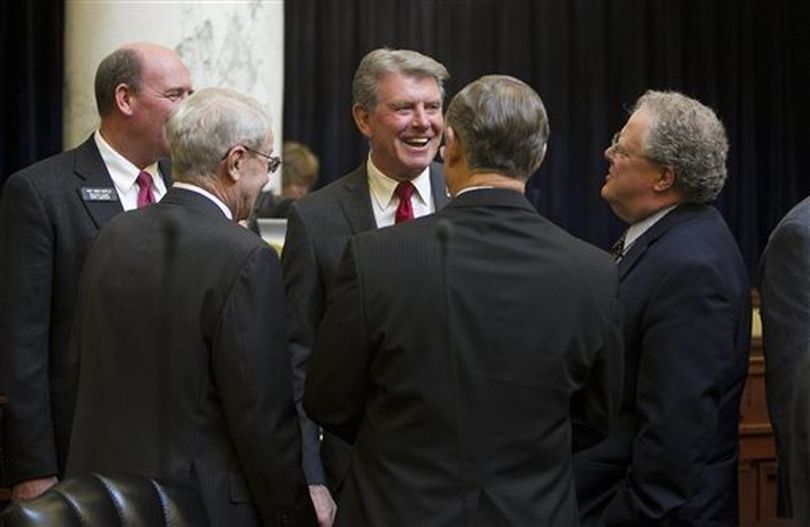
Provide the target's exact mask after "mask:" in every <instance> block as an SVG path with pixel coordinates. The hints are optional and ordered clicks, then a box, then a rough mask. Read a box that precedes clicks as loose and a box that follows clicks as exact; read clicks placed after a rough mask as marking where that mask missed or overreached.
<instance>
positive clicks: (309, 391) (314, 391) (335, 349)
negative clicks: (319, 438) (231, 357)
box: [304, 240, 371, 443]
mask: <svg viewBox="0 0 810 527" xmlns="http://www.w3.org/2000/svg"><path fill="white" fill-rule="evenodd" d="M355 250H356V241H354V240H352V241H351V242H350V243H349V246H348V247H347V248H346V251H345V253H344V255H343V259H342V260H341V263H340V268H339V270H338V277H337V281H336V285H335V288H334V289H333V292H332V294H331V295H330V296H329V300H328V305H327V307H326V314H325V315H324V319H323V322H322V323H321V325H320V327H319V328H318V333H317V336H316V338H315V349H314V351H313V353H312V357H311V358H310V364H309V369H308V372H307V380H306V390H305V391H304V408H305V409H306V411H307V413H308V414H309V415H310V416H311V417H312V419H314V420H315V421H316V422H317V423H319V424H320V425H321V426H322V427H323V428H324V429H325V430H328V431H329V432H331V433H333V434H335V435H336V436H338V437H340V438H341V439H343V440H345V441H347V442H348V443H354V438H355V436H356V435H357V431H358V429H359V427H360V422H361V421H362V417H363V411H364V409H365V401H366V391H367V382H368V367H369V366H368V365H369V362H370V360H371V350H370V343H369V340H368V338H367V330H366V323H365V311H364V303H363V293H362V283H361V282H362V280H361V278H360V276H359V273H358V270H357V267H356V265H355Z"/></svg>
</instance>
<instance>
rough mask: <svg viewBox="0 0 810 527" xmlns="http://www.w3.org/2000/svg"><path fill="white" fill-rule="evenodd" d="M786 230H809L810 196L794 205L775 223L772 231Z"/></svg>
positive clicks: (798, 231) (796, 232) (799, 231)
mask: <svg viewBox="0 0 810 527" xmlns="http://www.w3.org/2000/svg"><path fill="white" fill-rule="evenodd" d="M783 230H787V231H790V232H792V233H795V234H803V233H808V232H810V197H808V198H805V199H804V200H802V201H801V202H799V203H798V204H797V205H796V206H794V207H793V208H792V209H790V211H788V213H787V214H785V217H784V218H782V220H781V221H780V222H779V223H778V224H777V226H776V228H775V229H774V230H773V232H774V233H778V232H780V231H783Z"/></svg>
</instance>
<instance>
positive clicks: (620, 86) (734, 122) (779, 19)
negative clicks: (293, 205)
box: [284, 0, 810, 278]
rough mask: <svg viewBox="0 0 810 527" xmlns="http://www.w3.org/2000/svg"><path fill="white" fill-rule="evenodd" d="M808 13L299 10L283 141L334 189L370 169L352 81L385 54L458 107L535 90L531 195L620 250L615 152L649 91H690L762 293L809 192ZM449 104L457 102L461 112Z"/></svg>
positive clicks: (776, 9) (292, 18)
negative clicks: (429, 72) (540, 108)
mask: <svg viewBox="0 0 810 527" xmlns="http://www.w3.org/2000/svg"><path fill="white" fill-rule="evenodd" d="M803 7H804V4H803V2H801V1H775V2H767V3H766V2H758V1H753V0H435V1H430V0H411V1H407V2H405V1H398V0H295V1H290V2H287V4H286V13H285V17H286V24H285V27H286V42H287V46H286V51H285V57H286V65H285V69H286V71H285V95H284V112H285V113H284V136H285V139H295V140H299V141H302V142H304V143H307V144H309V145H311V147H313V149H314V150H315V152H316V153H317V154H318V155H319V156H320V158H321V162H322V171H321V180H320V184H326V183H328V182H329V181H331V180H333V179H335V178H337V177H340V176H341V175H342V174H345V173H346V172H348V171H349V170H351V169H352V168H354V167H356V166H357V165H358V164H359V163H360V162H361V161H362V160H363V159H364V157H365V154H366V151H367V146H366V144H365V141H364V140H363V139H362V137H361V136H360V134H359V133H358V132H357V131H356V130H355V127H354V124H353V122H352V120H351V115H350V108H351V79H352V75H353V72H354V68H355V67H356V66H357V63H358V62H359V60H360V58H361V57H362V56H363V55H364V54H365V53H366V52H368V51H369V50H371V49H373V48H375V47H379V46H390V47H409V48H413V49H417V50H419V51H422V52H424V53H427V54H429V55H431V56H433V57H435V58H436V59H438V60H439V61H441V62H443V63H444V64H445V65H446V66H447V68H448V69H449V70H450V74H451V75H452V79H451V81H450V83H449V85H448V86H447V94H448V97H450V96H452V95H453V94H455V93H456V92H457V91H458V90H459V89H460V88H461V87H462V86H463V85H464V84H466V83H467V82H469V81H471V80H474V79H476V78H478V77H479V76H481V75H484V74H487V73H505V74H510V75H514V76H516V77H519V78H520V79H522V80H524V81H526V82H528V83H529V84H531V85H532V86H533V87H534V88H535V89H536V90H537V91H538V93H540V95H541V97H543V99H544V101H545V103H546V107H547V110H548V112H549V116H550V120H551V142H550V145H549V155H548V157H547V158H546V162H545V163H544V165H543V167H542V168H541V169H540V171H539V172H538V173H537V174H536V175H535V176H534V177H533V178H532V181H531V182H530V185H529V190H528V192H527V193H528V195H529V197H530V199H531V200H532V201H533V202H534V203H535V204H536V205H537V207H538V209H539V210H540V211H541V212H542V213H543V214H545V215H547V216H548V217H549V218H551V219H552V220H553V221H555V222H557V223H558V224H560V225H562V226H563V227H565V228H567V229H568V230H570V231H571V232H573V233H574V234H576V235H578V236H580V237H582V238H584V239H586V240H588V241H590V242H592V243H595V244H597V245H600V246H602V247H608V246H610V244H611V243H612V241H613V240H614V239H615V238H616V236H617V235H618V233H619V232H620V230H621V228H622V227H621V226H620V224H619V223H618V222H617V221H616V220H615V219H614V218H613V216H612V214H611V213H610V211H609V209H608V208H607V206H606V205H605V204H604V203H603V202H602V201H601V199H600V198H599V188H600V186H601V181H602V178H603V177H604V174H605V171H606V163H605V162H604V159H603V151H604V148H605V147H606V146H607V144H608V142H609V140H610V138H611V137H612V135H613V133H614V132H615V131H616V130H618V129H620V128H621V126H622V124H623V123H624V121H625V119H626V117H627V115H626V108H627V107H628V106H629V105H631V104H632V103H633V102H634V101H635V99H636V98H637V97H638V96H639V95H641V93H643V92H644V91H645V90H646V89H668V90H678V91H682V92H684V93H686V94H688V95H690V96H693V97H696V98H698V99H699V100H701V101H703V102H704V103H706V104H708V105H709V106H711V107H713V108H714V109H715V110H716V112H717V113H718V115H719V116H720V118H721V119H722V120H723V121H724V123H725V124H726V126H727V130H728V135H729V141H730V144H731V150H730V154H729V181H728V184H727V185H726V188H725V190H724V192H723V193H722V194H721V196H720V197H719V199H718V202H717V206H718V207H719V208H720V210H721V211H722V213H723V214H724V216H725V218H726V220H727V221H728V223H729V224H730V226H731V228H732V230H733V232H734V234H735V236H736V237H737V240H738V242H739V244H740V247H741V250H742V252H743V255H744V257H745V259H746V261H747V263H748V265H749V269H750V271H751V273H752V278H753V277H754V275H755V273H756V265H757V260H758V256H759V253H760V252H761V250H762V249H763V247H764V244H765V242H766V240H767V235H768V233H769V232H770V230H771V229H772V228H773V227H774V226H775V225H776V223H777V221H778V220H779V218H780V217H781V216H782V215H783V214H784V213H785V212H787V210H789V208H790V207H791V206H792V205H794V204H795V203H796V202H798V201H799V199H800V198H801V197H802V196H804V195H806V194H808V193H809V192H810V180H809V179H808V178H807V177H804V175H803V174H802V168H803V167H802V165H803V163H802V161H803V157H804V156H805V155H807V154H808V153H809V152H810V149H808V147H810V140H809V138H808V131H807V122H808V111H807V104H803V103H802V102H801V101H802V100H803V97H802V95H804V92H806V91H807V90H808V88H807V87H808V81H810V78H808V77H809V75H808V74H809V73H810V60H808V59H810V45H809V44H810V39H808V37H807V34H808V32H809V31H810V23H809V22H810V18H809V17H808V15H807V14H806V11H808V10H807V9H806V8H805V9H803ZM448 100H449V99H448Z"/></svg>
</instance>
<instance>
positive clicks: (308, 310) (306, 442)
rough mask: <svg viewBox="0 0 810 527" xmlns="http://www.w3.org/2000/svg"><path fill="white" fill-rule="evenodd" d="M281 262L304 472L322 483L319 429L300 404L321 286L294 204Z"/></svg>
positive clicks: (318, 315)
mask: <svg viewBox="0 0 810 527" xmlns="http://www.w3.org/2000/svg"><path fill="white" fill-rule="evenodd" d="M281 263H282V266H283V270H284V284H285V292H286V299H287V308H288V310H289V313H288V317H289V319H288V320H289V331H290V344H289V355H290V361H291V363H292V372H293V397H294V399H295V408H296V411H297V412H298V419H299V423H300V426H301V441H302V456H303V466H304V474H305V475H306V478H307V483H309V484H310V485H315V484H325V483H326V474H325V471H324V468H323V463H322V462H321V443H320V428H319V427H318V425H317V424H315V422H313V421H312V420H311V419H310V418H309V416H307V414H306V412H305V411H304V407H303V398H304V383H305V381H306V374H307V363H308V361H309V356H310V353H311V352H312V341H313V338H314V336H315V328H316V326H317V324H318V322H319V321H320V319H321V316H322V315H323V304H324V294H325V293H324V289H323V284H322V282H321V278H320V275H319V273H318V265H317V261H316V257H315V251H314V249H313V247H312V241H311V239H310V235H309V232H308V231H307V227H306V225H305V223H304V220H303V218H302V217H301V214H300V212H299V210H298V207H297V206H296V205H293V206H292V208H291V209H290V214H289V216H288V220H287V234H286V237H285V241H284V250H283V251H282V257H281Z"/></svg>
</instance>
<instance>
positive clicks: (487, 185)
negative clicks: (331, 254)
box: [304, 76, 623, 527]
mask: <svg viewBox="0 0 810 527" xmlns="http://www.w3.org/2000/svg"><path fill="white" fill-rule="evenodd" d="M446 119H447V129H446V132H445V136H446V140H447V145H446V147H445V152H444V155H443V157H444V160H445V177H446V179H447V184H448V187H449V189H450V192H451V194H452V195H453V196H454V199H453V201H451V202H450V204H449V205H448V206H447V207H446V208H444V209H443V210H441V211H439V212H437V213H436V214H435V215H432V216H428V217H425V218H421V219H419V220H416V221H414V222H411V223H407V224H403V225H397V226H395V227H391V228H387V229H381V230H378V231H374V232H368V233H364V234H360V235H358V236H356V237H355V238H353V239H352V241H351V242H350V244H349V246H348V248H347V250H346V252H345V255H344V258H343V260H342V263H341V266H340V271H339V274H338V278H337V283H336V285H335V287H334V289H333V291H334V293H333V295H332V296H330V299H329V302H328V305H327V309H326V314H325V316H324V321H323V323H322V325H321V326H320V328H319V329H318V332H317V336H316V339H315V349H314V351H313V354H312V357H311V359H310V365H309V371H308V374H307V382H306V390H305V392H304V407H305V408H306V410H307V412H308V413H309V415H310V416H311V417H312V418H313V419H314V420H315V421H316V422H318V423H320V424H321V425H322V426H323V427H324V429H326V430H328V431H331V432H333V433H335V434H337V435H339V436H340V437H342V438H344V439H345V440H346V441H349V442H352V443H353V444H354V457H353V458H352V464H351V468H350V470H349V474H348V477H347V481H346V483H345V485H344V488H343V492H342V494H341V501H340V506H339V507H338V512H337V518H336V525H347V526H348V525H386V526H397V525H401V526H410V525H430V526H432V527H441V526H454V527H455V526H460V525H481V526H483V525H491V526H501V525H521V526H522V525H576V524H577V521H578V514H577V504H576V498H575V493H574V480H573V472H572V470H571V454H572V452H571V450H572V446H573V448H574V449H577V448H582V447H584V446H588V445H590V444H593V443H594V442H596V441H598V440H599V439H601V438H602V437H604V436H605V435H606V434H607V431H608V429H609V426H610V423H611V421H612V420H613V418H614V417H615V414H616V412H617V411H618V404H619V396H620V394H621V389H622V382H621V375H622V369H623V368H622V360H621V356H622V347H621V325H620V320H619V308H618V301H617V300H618V299H617V294H618V292H617V288H618V284H617V278H616V270H615V268H614V266H613V265H612V262H611V260H610V258H609V257H608V255H607V254H605V253H603V252H602V251H600V250H598V249H596V248H594V247H592V246H590V245H588V244H586V243H584V242H581V241H579V240H577V239H575V238H573V237H571V236H570V235H568V234H567V233H565V232H564V231H562V230H561V229H560V228H558V227H556V226H555V225H553V224H552V223H551V222H549V221H547V220H546V219H544V218H543V217H542V216H539V215H538V214H537V212H536V211H535V210H534V208H533V207H532V205H531V204H530V203H529V202H528V201H527V200H526V198H525V197H524V196H523V191H524V186H525V182H526V180H527V179H528V177H529V176H530V175H531V174H532V173H533V172H534V171H535V170H537V168H538V167H539V165H540V162H541V161H542V158H543V155H544V153H545V148H546V140H547V138H548V133H549V128H548V121H547V118H546V112H545V108H544V106H543V103H542V101H541V100H540V97H539V96H538V95H537V94H536V93H535V92H534V90H532V89H531V88H530V87H529V86H527V85H526V84H524V83H523V82H521V81H519V80H517V79H514V78H512V77H506V76H488V77H483V78H481V79H479V80H478V81H476V82H474V83H472V84H470V85H468V86H467V87H465V88H464V89H463V90H462V91H461V92H460V93H459V94H458V95H457V96H456V97H455V98H454V99H453V101H452V102H451V104H450V107H449V108H448V111H447V116H446Z"/></svg>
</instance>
